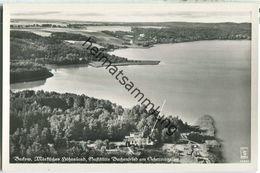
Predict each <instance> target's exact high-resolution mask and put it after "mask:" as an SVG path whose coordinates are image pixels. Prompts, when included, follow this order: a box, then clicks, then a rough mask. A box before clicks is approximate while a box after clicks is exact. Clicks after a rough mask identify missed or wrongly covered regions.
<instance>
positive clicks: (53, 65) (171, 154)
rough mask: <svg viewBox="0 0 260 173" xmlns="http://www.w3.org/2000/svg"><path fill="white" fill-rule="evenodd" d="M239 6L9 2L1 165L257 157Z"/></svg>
mask: <svg viewBox="0 0 260 173" xmlns="http://www.w3.org/2000/svg"><path fill="white" fill-rule="evenodd" d="M248 6H249V5H248ZM248 6H245V8H231V7H230V6H227V7H226V6H224V7H223V8H221V7H220V6H217V7H216V8H215V9H214V8H212V6H209V8H207V6H206V5H204V6H201V7H199V6H192V7H188V6H186V7H185V6H179V7H178V8H177V7H176V5H169V4H167V5H165V4H160V3H158V4H138V3H135V4H119V3H118V4H102V3H97V4H84V5H83V4H67V5H60V4H57V5H53V4H52V5H50V4H41V5H31V4H18V5H17V4H16V5H9V6H8V13H9V15H10V18H9V19H8V22H9V26H8V27H9V28H8V29H7V32H9V33H8V34H9V35H8V38H9V42H8V46H9V49H8V50H9V54H8V57H9V58H7V60H5V61H8V63H9V66H7V67H4V68H8V69H9V71H8V80H9V89H8V90H5V91H7V92H6V93H5V95H8V99H9V100H7V102H8V106H9V107H8V111H9V115H5V116H7V119H8V121H5V120H4V122H8V123H7V124H8V125H7V126H6V127H8V135H7V136H6V138H5V139H8V142H7V144H6V145H5V147H6V151H4V150H3V152H4V154H5V155H6V157H5V158H8V160H6V162H8V164H10V165H22V164H26V165H28V164H29V165H35V166H36V165H37V164H46V165H48V164H54V165H55V164H57V165H59V164H65V165H73V164H79V163H80V165H92V164H106V165H109V164H113V165H117V164H134V165H143V164H148V166H149V165H152V164H167V165H179V164H184V165H186V164H195V165H221V164H227V163H228V164H241V165H243V164H245V165H247V164H252V163H254V162H255V160H254V158H255V156H254V155H255V154H256V153H254V151H253V149H252V146H254V145H255V143H254V139H255V137H254V138H252V136H255V134H256V131H252V130H254V129H255V126H256V124H252V122H256V121H255V119H256V114H255V111H254V110H252V109H253V108H254V106H253V104H252V103H254V102H255V101H254V99H253V98H252V97H253V95H254V94H253V93H254V89H252V88H254V86H255V85H256V84H255V78H253V76H254V75H256V74H253V73H254V72H255V70H256V64H255V63H253V62H254V61H255V60H253V59H254V58H253V57H254V56H253V55H254V54H255V53H254V51H253V47H254V46H256V45H255V43H254V41H255V40H254V38H253V37H254V36H255V35H254V33H253V27H254V24H253V21H254V17H255V15H254V14H253V10H252V8H251V7H250V6H249V7H248ZM212 9H213V10H212ZM256 20H258V18H257V17H256ZM5 58H6V57H5ZM5 58H4V59H5ZM256 95H257V94H256ZM4 97H5V96H4ZM5 98H6V97H5ZM6 104H7V103H6ZM4 124H5V123H4ZM5 139H3V141H4V140H5Z"/></svg>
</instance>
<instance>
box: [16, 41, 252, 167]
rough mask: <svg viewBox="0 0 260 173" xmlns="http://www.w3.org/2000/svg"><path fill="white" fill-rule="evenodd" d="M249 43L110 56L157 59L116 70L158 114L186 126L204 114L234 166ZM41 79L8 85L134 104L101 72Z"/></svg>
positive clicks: (59, 72)
mask: <svg viewBox="0 0 260 173" xmlns="http://www.w3.org/2000/svg"><path fill="white" fill-rule="evenodd" d="M250 48H251V44H250V41H197V42H189V43H178V44H162V45H156V46H154V47H151V48H131V49H120V50H115V51H114V52H111V54H115V55H118V56H123V57H127V58H129V59H149V60H160V61H161V63H160V64H159V65H155V66H152V65H151V66H121V67H118V68H119V69H122V70H123V73H124V75H126V76H127V77H128V78H129V79H130V80H131V81H132V82H133V83H134V84H135V86H136V87H138V88H139V89H140V90H141V91H142V92H143V93H144V94H145V97H147V98H149V99H150V100H151V101H153V102H154V103H155V104H156V105H158V106H159V105H162V103H163V101H164V100H166V103H165V105H164V108H163V113H164V114H171V115H174V116H179V117H180V118H181V119H183V120H184V121H187V122H188V123H191V124H193V123H195V122H196V120H197V119H198V118H199V117H200V116H202V115H204V114H209V115H211V116H212V117H213V118H214V120H215V123H216V124H215V125H216V128H217V130H218V133H217V134H218V137H219V138H220V139H222V140H223V145H224V148H223V151H224V155H225V157H226V160H227V161H228V162H239V159H240V158H239V157H240V153H239V152H240V147H250V62H251V61H250ZM52 72H53V73H54V76H53V77H52V78H49V79H47V80H45V81H36V82H26V83H17V84H12V85H11V89H12V90H14V91H17V90H23V89H34V90H40V89H43V90H46V91H57V92H62V93H64V92H72V93H77V94H85V95H88V96H92V97H96V98H103V99H109V100H111V101H112V102H115V103H117V104H121V105H123V106H125V107H132V106H133V105H136V104H137V103H138V102H137V100H136V99H134V98H133V96H132V95H130V93H128V92H127V91H126V90H125V89H124V87H123V86H121V85H120V84H119V83H118V81H117V80H116V79H115V78H114V76H112V75H111V74H110V73H108V71H107V70H106V69H104V68H93V67H86V66H85V67H80V66H69V67H59V68H56V69H53V70H52Z"/></svg>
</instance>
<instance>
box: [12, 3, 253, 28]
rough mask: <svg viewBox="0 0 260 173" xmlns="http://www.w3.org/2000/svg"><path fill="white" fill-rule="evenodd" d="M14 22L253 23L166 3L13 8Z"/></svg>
mask: <svg viewBox="0 0 260 173" xmlns="http://www.w3.org/2000/svg"><path fill="white" fill-rule="evenodd" d="M10 9H11V18H12V19H14V18H15V19H55V20H72V21H73V20H75V21H106V22H167V21H177V22H203V23H218V22H236V23H241V22H250V20H251V15H250V14H251V13H250V12H249V11H245V10H242V9H241V10H231V11H228V12H227V11H223V10H222V11H221V9H220V10H217V11H216V10H213V11H212V10H205V9H203V10H202V9H201V10H199V9H198V8H193V9H191V10H189V11H187V9H185V8H183V11H182V10H181V9H178V8H176V7H174V6H173V5H165V4H116V5H115V4H91V5H71V4H70V5H65V6H61V5H37V6H35V5H32V6H29V5H21V6H17V5H15V6H11V8H10Z"/></svg>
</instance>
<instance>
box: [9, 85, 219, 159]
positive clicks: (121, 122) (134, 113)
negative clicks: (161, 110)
mask: <svg viewBox="0 0 260 173" xmlns="http://www.w3.org/2000/svg"><path fill="white" fill-rule="evenodd" d="M169 118H170V119H171V120H172V122H174V124H176V126H177V128H178V129H177V131H176V132H175V133H174V134H173V135H172V136H169V135H167V134H166V132H167V129H166V128H164V127H163V126H160V125H157V126H156V128H155V130H154V131H153V133H152V134H151V138H152V139H153V140H154V141H157V145H162V144H163V143H179V139H180V134H181V133H188V132H193V133H191V134H190V135H189V136H188V138H190V139H192V140H194V141H196V142H198V143H204V142H205V140H207V139H214V137H211V136H205V135H200V132H202V130H200V129H199V128H198V127H197V126H191V125H188V124H187V123H184V122H183V121H182V120H181V119H180V118H179V117H173V116H169ZM10 122H12V123H11V124H10V151H11V156H12V157H10V158H11V162H14V160H13V158H14V157H16V156H19V157H35V156H43V157H47V156H49V157H63V156H70V157H80V156H104V155H107V153H106V152H105V151H104V150H102V148H110V147H111V146H110V144H109V142H113V141H114V142H118V141H123V140H124V138H125V136H127V135H129V133H130V132H143V133H144V135H145V136H148V135H149V134H150V132H151V128H152V127H153V125H154V123H155V118H154V116H151V115H150V114H149V113H148V112H147V111H146V109H145V107H144V106H140V105H136V106H134V107H132V108H131V109H125V108H123V107H122V106H120V105H117V104H115V103H112V102H110V101H108V100H100V99H96V98H92V97H88V96H86V95H76V94H70V93H65V94H59V93H56V92H47V91H45V92H44V91H32V90H26V91H21V92H16V93H14V92H12V91H11V93H10ZM80 141H85V142H86V144H90V143H94V144H95V145H96V149H93V148H89V147H88V146H87V145H84V146H82V145H80ZM153 151H154V152H153ZM147 152H151V153H153V154H151V153H150V154H151V155H150V156H159V155H163V153H164V152H163V151H158V150H150V151H147V150H145V151H144V152H143V153H142V154H147ZM117 154H120V153H117ZM121 154H122V153H121ZM109 156H111V155H109ZM120 156H122V155H120ZM123 156H124V154H123ZM125 157H127V155H125Z"/></svg>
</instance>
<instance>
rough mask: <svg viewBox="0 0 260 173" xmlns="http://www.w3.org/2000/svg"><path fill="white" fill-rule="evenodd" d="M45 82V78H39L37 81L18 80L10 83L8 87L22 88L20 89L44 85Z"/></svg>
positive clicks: (12, 88)
mask: <svg viewBox="0 0 260 173" xmlns="http://www.w3.org/2000/svg"><path fill="white" fill-rule="evenodd" d="M45 83H46V79H45V80H39V81H33V82H19V83H14V84H11V86H10V88H11V90H22V89H32V88H35V87H38V86H41V85H44V84H45Z"/></svg>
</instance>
